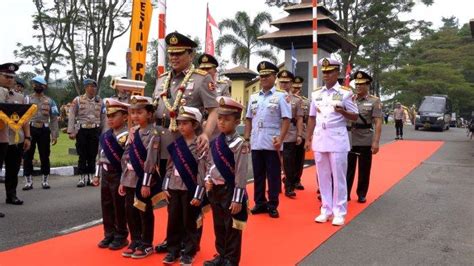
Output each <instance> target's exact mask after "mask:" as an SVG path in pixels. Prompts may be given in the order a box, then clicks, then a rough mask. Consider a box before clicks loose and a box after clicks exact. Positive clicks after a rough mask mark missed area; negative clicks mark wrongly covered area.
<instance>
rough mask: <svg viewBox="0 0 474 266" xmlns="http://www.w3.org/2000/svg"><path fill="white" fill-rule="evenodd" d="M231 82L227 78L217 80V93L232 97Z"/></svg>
mask: <svg viewBox="0 0 474 266" xmlns="http://www.w3.org/2000/svg"><path fill="white" fill-rule="evenodd" d="M229 87H230V85H229V83H227V81H225V80H218V81H217V82H216V94H217V96H229V97H230V90H229Z"/></svg>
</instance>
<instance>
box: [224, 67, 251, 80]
mask: <svg viewBox="0 0 474 266" xmlns="http://www.w3.org/2000/svg"><path fill="white" fill-rule="evenodd" d="M222 75H224V76H226V77H228V78H229V79H243V80H251V79H253V78H255V77H256V76H258V74H257V73H255V72H254V71H252V70H250V69H248V68H246V67H244V66H241V65H239V66H236V67H234V68H231V69H227V70H225V71H224V72H222Z"/></svg>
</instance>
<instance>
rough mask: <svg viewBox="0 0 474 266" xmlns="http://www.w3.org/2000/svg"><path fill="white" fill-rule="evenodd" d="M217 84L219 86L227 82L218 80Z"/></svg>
mask: <svg viewBox="0 0 474 266" xmlns="http://www.w3.org/2000/svg"><path fill="white" fill-rule="evenodd" d="M217 83H219V84H227V81H225V80H218V81H217Z"/></svg>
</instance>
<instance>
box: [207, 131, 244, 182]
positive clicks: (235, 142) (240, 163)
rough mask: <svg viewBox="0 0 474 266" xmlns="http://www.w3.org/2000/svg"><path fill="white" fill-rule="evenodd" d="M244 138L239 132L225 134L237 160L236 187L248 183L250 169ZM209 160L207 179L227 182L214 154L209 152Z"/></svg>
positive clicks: (235, 160) (226, 140)
mask: <svg viewBox="0 0 474 266" xmlns="http://www.w3.org/2000/svg"><path fill="white" fill-rule="evenodd" d="M244 141H245V140H244V138H242V137H241V136H240V135H239V133H237V132H235V133H234V134H232V135H227V136H225V142H226V144H227V145H228V146H229V148H230V150H231V151H232V152H233V153H234V162H235V172H234V174H235V187H237V188H245V186H246V185H247V171H248V155H249V154H248V153H243V152H242V148H243V144H244ZM208 157H209V158H208V160H207V163H208V164H207V166H208V167H207V169H208V170H207V171H208V174H207V175H206V178H205V180H206V181H207V180H211V181H212V183H213V184H215V185H223V184H225V179H224V178H223V177H222V175H221V173H220V172H219V170H218V169H217V167H216V165H215V163H214V160H213V157H212V154H209V156H208Z"/></svg>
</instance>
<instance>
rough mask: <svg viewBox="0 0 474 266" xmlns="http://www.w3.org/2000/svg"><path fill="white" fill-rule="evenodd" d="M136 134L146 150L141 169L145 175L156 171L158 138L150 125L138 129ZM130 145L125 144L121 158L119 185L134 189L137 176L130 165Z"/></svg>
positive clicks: (158, 158)
mask: <svg viewBox="0 0 474 266" xmlns="http://www.w3.org/2000/svg"><path fill="white" fill-rule="evenodd" d="M138 134H139V135H140V139H141V140H142V142H143V145H144V146H145V147H146V150H147V157H146V161H145V163H144V166H143V169H144V172H145V173H153V172H154V171H155V170H156V166H157V163H158V161H159V160H160V157H159V154H158V149H159V147H160V136H159V135H158V132H157V131H156V129H154V127H153V125H152V124H149V125H148V126H147V128H145V129H139V132H138ZM129 150H130V143H127V145H126V148H125V152H124V153H123V156H122V177H121V179H120V184H121V185H123V186H125V187H131V188H135V187H136V186H137V182H138V176H137V174H136V173H135V171H134V170H133V167H132V165H131V163H130V156H129V155H128V153H129Z"/></svg>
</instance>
